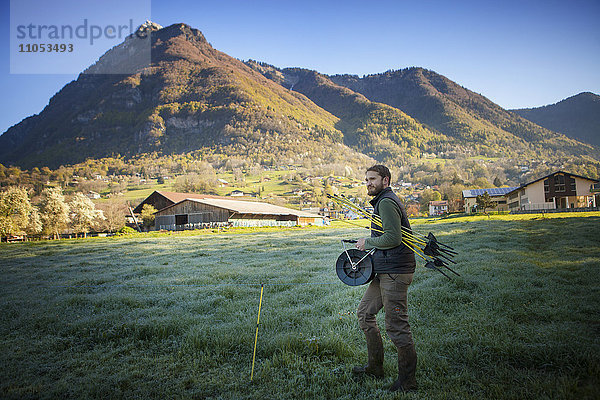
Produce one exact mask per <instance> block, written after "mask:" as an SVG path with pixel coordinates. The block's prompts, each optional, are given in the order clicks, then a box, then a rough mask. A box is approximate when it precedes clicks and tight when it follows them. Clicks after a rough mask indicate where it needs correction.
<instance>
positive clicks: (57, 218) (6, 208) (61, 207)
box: [0, 186, 125, 239]
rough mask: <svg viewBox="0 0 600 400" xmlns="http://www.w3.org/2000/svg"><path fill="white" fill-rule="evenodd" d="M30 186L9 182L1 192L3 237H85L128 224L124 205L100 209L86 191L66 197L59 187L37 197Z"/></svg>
mask: <svg viewBox="0 0 600 400" xmlns="http://www.w3.org/2000/svg"><path fill="white" fill-rule="evenodd" d="M30 192H31V190H29V191H28V190H27V189H26V188H24V187H20V186H10V187H8V188H6V190H4V191H2V192H0V237H2V238H9V237H14V236H38V235H41V236H46V237H51V238H54V239H57V238H60V236H61V234H62V233H64V232H69V233H73V234H75V235H76V237H77V236H79V235H81V236H83V237H85V236H86V235H87V234H88V233H89V232H91V231H94V230H102V231H104V230H108V231H113V232H114V231H116V230H118V229H120V228H122V227H123V226H124V225H125V217H124V216H125V213H124V212H123V210H122V207H119V206H117V207H115V206H114V204H108V205H107V206H106V207H105V210H101V209H97V208H96V206H95V204H94V203H93V202H92V200H91V199H89V198H88V197H86V196H85V195H84V194H83V193H75V194H73V195H72V196H69V198H68V199H67V198H66V197H65V195H64V194H63V190H62V189H61V188H60V187H48V188H46V189H44V190H43V191H42V192H41V194H40V195H39V196H37V197H36V200H35V201H32V199H31V198H30Z"/></svg>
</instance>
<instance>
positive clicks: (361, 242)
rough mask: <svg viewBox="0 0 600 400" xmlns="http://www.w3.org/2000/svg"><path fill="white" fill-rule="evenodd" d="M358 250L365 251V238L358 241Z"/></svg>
mask: <svg viewBox="0 0 600 400" xmlns="http://www.w3.org/2000/svg"><path fill="white" fill-rule="evenodd" d="M355 247H356V248H357V249H359V250H362V251H365V250H366V249H365V239H364V238H360V239H358V240H357V241H356V246H355Z"/></svg>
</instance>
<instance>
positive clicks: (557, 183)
mask: <svg viewBox="0 0 600 400" xmlns="http://www.w3.org/2000/svg"><path fill="white" fill-rule="evenodd" d="M597 183H598V180H597V179H591V178H586V177H584V176H579V175H575V174H570V173H568V172H563V171H557V172H554V173H552V174H550V175H546V176H544V177H541V178H539V179H536V180H535V181H532V182H529V183H526V184H525V185H522V186H519V187H517V188H515V189H514V190H512V191H511V192H509V193H508V194H507V196H508V199H509V204H508V206H509V209H510V211H532V210H554V209H575V208H580V209H581V208H595V207H597V204H596V198H595V195H594V192H593V187H594V184H597Z"/></svg>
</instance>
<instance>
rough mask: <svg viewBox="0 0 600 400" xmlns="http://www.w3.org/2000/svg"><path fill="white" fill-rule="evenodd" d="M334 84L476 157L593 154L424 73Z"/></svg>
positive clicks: (338, 78)
mask: <svg viewBox="0 0 600 400" xmlns="http://www.w3.org/2000/svg"><path fill="white" fill-rule="evenodd" d="M330 79H331V81H333V82H334V83H336V84H338V85H341V86H344V87H347V88H349V89H351V90H353V91H355V92H358V93H361V94H363V95H364V96H365V97H366V98H368V99H369V100H372V101H376V102H381V103H384V104H387V105H390V106H392V107H395V108H398V109H400V110H402V111H404V112H405V113H407V114H409V115H410V116H412V117H414V118H415V119H417V120H419V121H420V122H422V123H423V124H425V125H427V126H429V127H430V128H431V129H434V130H436V131H437V132H439V133H441V134H443V135H446V136H448V137H452V138H455V139H456V140H457V141H458V142H459V143H460V144H463V145H466V146H468V147H469V148H470V149H471V151H474V152H475V153H477V154H485V155H488V156H492V155H502V156H511V155H512V156H514V155H519V156H520V157H526V158H529V159H531V158H542V159H543V158H546V157H556V156H561V157H569V156H571V157H573V156H584V155H585V156H590V157H592V158H594V159H598V155H599V152H598V149H597V148H596V149H594V148H593V147H591V146H587V145H584V144H582V143H580V142H578V141H576V140H572V139H570V138H567V137H566V136H565V135H562V134H557V133H556V132H552V131H550V130H548V129H545V128H542V127H540V126H538V125H536V124H535V123H532V122H531V121H528V120H526V119H525V118H522V117H521V116H518V115H515V114H514V113H511V112H509V111H507V110H505V109H503V108H502V107H500V106H498V105H497V104H495V103H493V102H492V101H490V100H489V99H487V98H486V97H484V96H482V95H480V94H477V93H474V92H472V91H470V90H468V89H466V88H464V87H462V86H460V85H458V84H456V83H455V82H452V81H451V80H450V79H448V78H446V77H444V76H442V75H440V74H437V73H436V72H433V71H430V70H426V69H424V68H416V67H413V68H407V69H403V70H397V71H388V72H385V73H381V74H374V75H367V76H364V77H363V78H359V77H358V76H355V75H334V76H331V77H330Z"/></svg>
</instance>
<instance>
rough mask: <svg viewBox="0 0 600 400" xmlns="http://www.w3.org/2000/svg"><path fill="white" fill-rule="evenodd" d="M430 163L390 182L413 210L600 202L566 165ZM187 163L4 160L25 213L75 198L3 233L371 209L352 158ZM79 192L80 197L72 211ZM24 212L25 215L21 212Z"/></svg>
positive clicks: (264, 219)
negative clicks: (465, 167)
mask: <svg viewBox="0 0 600 400" xmlns="http://www.w3.org/2000/svg"><path fill="white" fill-rule="evenodd" d="M429 158H431V157H429ZM425 165H427V164H425ZM430 165H433V168H431V169H432V171H430V175H429V176H425V175H424V173H423V171H417V172H415V173H413V174H412V175H413V176H414V177H415V178H416V181H417V182H411V181H407V180H404V179H399V180H398V179H396V180H393V182H392V189H393V190H394V191H395V192H396V193H398V195H399V196H400V198H401V199H402V200H403V201H404V204H405V207H406V210H407V214H408V215H409V217H410V218H428V217H429V218H432V217H435V218H449V217H457V216H460V215H472V214H478V213H479V214H481V213H485V214H486V215H488V214H489V213H500V214H509V213H512V214H518V213H540V212H541V213H552V212H572V211H597V210H598V209H599V208H598V207H599V206H600V197H599V196H600V195H599V190H598V189H599V184H598V180H596V179H592V178H589V177H585V176H582V175H578V174H573V173H570V172H568V171H562V170H554V171H552V172H550V173H546V174H542V173H541V172H538V171H534V172H533V173H532V171H530V168H529V167H527V166H518V165H517V166H515V168H514V170H515V171H517V173H518V177H519V180H520V181H522V182H523V183H522V184H520V185H507V184H503V182H502V181H501V180H500V179H499V178H498V177H496V179H494V182H493V183H490V182H489V181H488V180H487V179H485V178H483V177H480V178H477V179H474V181H473V182H472V183H471V184H468V183H466V182H464V181H463V180H462V179H461V178H460V177H459V176H458V174H457V173H456V171H455V170H454V174H453V176H452V177H450V179H448V177H447V173H446V180H444V177H443V175H442V174H441V173H440V172H441V171H442V170H441V169H440V164H439V163H437V164H430ZM474 165H475V166H476V167H477V166H479V165H485V161H484V160H475V161H474ZM190 166H191V167H190ZM194 166H195V167H194ZM188 167H189V169H190V170H192V172H187V173H179V174H178V173H173V174H169V173H165V172H168V171H167V170H165V169H160V168H158V169H156V170H154V171H152V170H151V169H150V168H148V169H147V168H145V167H141V168H139V167H138V168H130V170H129V171H127V170H126V168H121V170H120V171H118V172H120V173H119V174H117V173H115V172H117V171H116V170H115V171H112V172H113V173H112V174H111V173H110V172H111V171H110V169H109V168H106V167H104V168H103V167H102V166H100V167H98V166H93V165H92V164H89V163H88V164H87V165H86V164H82V165H79V166H76V167H74V168H65V167H61V169H58V170H55V171H50V170H49V169H47V168H45V169H43V170H39V169H37V168H34V169H33V170H32V171H20V170H19V169H18V168H14V167H13V168H4V170H3V171H2V172H3V178H4V183H7V182H10V181H11V180H15V179H18V180H19V182H21V184H24V185H25V187H27V186H28V185H29V187H30V189H29V190H28V193H27V197H28V202H29V203H31V204H30V206H29V208H25V211H23V212H24V213H26V214H27V213H32V214H31V215H35V213H33V210H34V209H36V210H38V211H36V213H38V214H41V213H42V212H43V211H44V210H48V207H50V206H49V205H47V204H48V202H49V196H48V193H46V194H45V195H44V193H45V192H48V190H49V189H52V190H54V191H55V193H54V196H57V195H58V196H63V200H62V201H64V202H65V204H68V201H69V199H72V198H73V196H75V195H76V194H77V195H79V196H80V198H79V203H73V204H72V205H71V209H70V210H69V211H64V213H65V214H64V221H62V222H60V223H58V225H56V223H55V226H53V227H49V226H44V225H45V224H44V223H43V222H44V221H48V219H45V220H44V217H43V215H40V216H39V217H35V216H34V218H33V219H35V218H39V219H40V220H39V223H37V224H36V223H31V221H30V222H28V223H26V222H22V223H21V226H20V225H19V224H18V223H14V224H13V225H9V224H6V223H5V224H4V225H3V226H4V227H5V228H4V231H3V235H2V236H3V240H5V241H21V240H31V239H36V238H37V239H39V238H44V237H46V238H53V237H56V238H60V237H67V238H68V237H78V236H81V237H87V236H89V235H92V236H110V235H114V234H123V233H126V232H133V231H140V232H147V231H183V230H195V229H207V228H220V229H223V228H234V227H260V226H263V227H264V226H271V227H277V226H279V227H290V226H311V225H314V226H325V225H328V224H330V222H331V221H332V220H351V219H359V218H361V216H360V215H357V214H356V213H355V212H353V211H352V210H350V209H347V208H344V207H340V206H339V205H336V204H334V203H333V202H331V201H330V200H328V198H327V195H333V194H341V195H344V196H346V197H348V198H349V199H350V200H351V201H352V202H355V203H356V204H358V205H361V206H364V207H366V208H367V209H370V208H369V207H370V204H368V201H369V197H368V196H367V195H366V190H365V188H364V183H363V181H362V180H361V179H360V173H359V172H358V171H355V170H354V169H353V168H352V167H350V166H331V168H329V171H327V168H322V169H321V171H317V172H323V173H322V174H320V175H317V174H315V173H313V172H311V170H310V169H308V168H304V167H303V166H301V165H284V166H260V167H259V166H255V167H253V168H248V167H244V166H243V165H240V166H236V167H231V168H230V169H229V171H228V170H227V169H226V168H224V169H221V170H216V169H213V168H212V166H211V165H210V164H208V163H204V162H193V161H192V162H190V163H189V164H188ZM355 168H356V167H355ZM149 169H150V171H148V170H149ZM136 170H137V171H139V172H136ZM161 172H162V173H161ZM394 172H396V171H394ZM336 173H337V174H336ZM397 173H398V174H400V173H401V172H400V171H398V172H397ZM157 175H158V176H157ZM448 180H449V181H448ZM490 180H491V179H490ZM439 182H441V183H439ZM428 183H429V184H428ZM465 183H466V184H465ZM43 188H45V191H44V189H43ZM44 196H46V197H44ZM83 196H85V198H86V200H87V205H86V206H85V205H84V206H81V207H83V209H77V207H78V206H77V204H80V205H81V202H82V201H81V197H83ZM44 199H45V200H44ZM59 200H60V199H59ZM54 201H55V202H56V201H58V200H56V199H54ZM70 201H71V202H72V201H73V200H70ZM36 204H37V208H36ZM53 207H57V206H56V205H54V206H53ZM81 207H80V208H81ZM86 207H87V211H86ZM65 210H66V209H65ZM48 212H49V211H48ZM13 219H14V218H13ZM28 219H31V218H29V216H23V219H22V220H23V221H26V220H28ZM75 221H79V222H78V223H75ZM7 228H8V229H7ZM10 229H12V231H10Z"/></svg>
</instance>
